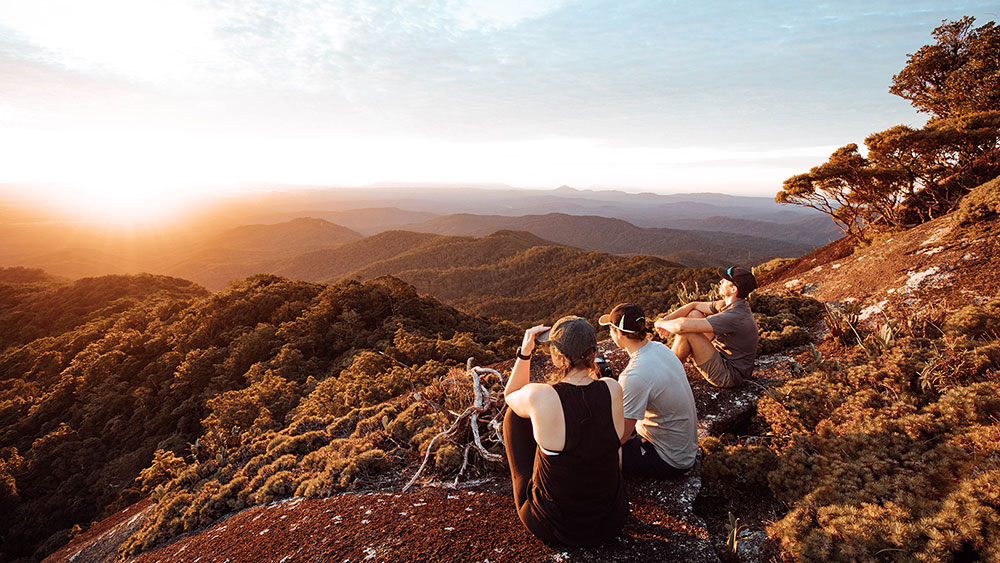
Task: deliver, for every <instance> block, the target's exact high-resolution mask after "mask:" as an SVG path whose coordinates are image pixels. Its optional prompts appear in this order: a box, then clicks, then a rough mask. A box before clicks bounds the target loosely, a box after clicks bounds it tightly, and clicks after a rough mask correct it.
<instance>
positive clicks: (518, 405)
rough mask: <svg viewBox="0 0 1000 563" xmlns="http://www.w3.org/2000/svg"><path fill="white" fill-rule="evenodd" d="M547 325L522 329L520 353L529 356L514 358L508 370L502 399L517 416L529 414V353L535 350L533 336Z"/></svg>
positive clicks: (527, 415) (543, 330) (542, 330)
mask: <svg viewBox="0 0 1000 563" xmlns="http://www.w3.org/2000/svg"><path fill="white" fill-rule="evenodd" d="M548 329H549V327H547V326H544V325H538V326H534V327H531V328H529V329H528V330H526V331H524V339H523V340H522V341H521V354H522V355H524V356H529V359H527V360H522V359H521V358H517V359H516V360H514V369H512V370H511V371H510V379H508V380H507V385H506V386H505V387H504V390H503V394H504V400H505V401H507V406H509V407H510V408H511V409H513V410H514V412H515V413H517V415H518V416H520V417H524V418H528V417H529V416H530V415H531V409H530V405H531V392H532V389H531V387H532V386H529V381H530V379H531V360H530V356H531V353H532V352H533V351H534V350H535V336H536V335H538V334H539V333H542V332H545V331H546V330H548Z"/></svg>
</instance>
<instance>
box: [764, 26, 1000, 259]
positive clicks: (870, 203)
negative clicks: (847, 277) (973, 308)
mask: <svg viewBox="0 0 1000 563" xmlns="http://www.w3.org/2000/svg"><path fill="white" fill-rule="evenodd" d="M974 21H975V20H974V18H971V17H965V18H962V19H961V20H959V21H956V22H945V23H943V24H942V25H941V26H940V27H938V28H937V29H935V30H934V33H933V35H934V37H935V39H936V40H937V42H936V43H935V44H933V45H925V46H924V47H921V48H920V49H919V50H918V51H917V53H916V54H913V55H910V56H909V60H908V62H907V65H906V67H905V68H904V69H903V70H902V71H900V73H899V74H897V75H896V76H894V77H893V85H892V87H891V88H890V92H892V93H893V94H896V95H898V96H901V97H903V98H905V99H907V100H910V102H911V103H912V104H913V106H914V107H915V108H916V109H917V110H919V111H922V112H926V113H929V114H931V119H930V120H929V121H928V122H927V124H926V125H925V126H924V127H923V128H920V129H914V128H911V127H908V126H906V125H897V126H895V127H891V128H889V129H886V130H885V131H881V132H878V133H873V134H871V135H869V136H868V137H867V138H866V139H865V147H866V149H867V151H866V153H865V154H862V153H861V151H859V149H858V146H857V145H856V144H850V145H847V146H844V147H842V148H840V149H837V150H836V151H835V152H834V153H833V154H832V155H831V156H830V158H829V160H828V161H827V162H826V163H824V164H822V165H820V166H817V167H814V168H813V169H812V170H810V171H809V172H808V173H806V174H798V175H796V176H792V177H791V178H788V179H787V180H785V182H784V185H783V187H782V190H781V191H779V192H778V194H777V196H776V197H775V201H777V202H779V203H793V204H797V205H803V206H806V207H812V208H814V209H818V210H820V211H823V212H824V213H827V214H829V215H830V216H831V217H832V218H833V219H834V221H835V222H836V223H837V225H838V226H840V227H841V229H842V230H843V231H844V234H845V235H847V236H850V237H852V238H855V239H858V240H864V239H867V238H868V234H867V233H868V231H870V230H873V229H880V228H890V229H891V228H904V227H908V226H912V225H914V224H918V223H920V222H922V221H926V220H928V219H932V218H934V217H936V216H939V215H942V214H946V213H949V212H951V211H952V210H954V209H955V206H957V205H958V201H959V200H960V199H961V197H962V196H963V195H964V194H965V193H967V192H968V191H969V190H970V189H972V188H974V187H975V186H978V185H980V184H982V183H984V182H987V181H989V180H991V179H992V178H995V177H996V176H997V174H1000V111H998V109H997V108H1000V29H998V28H997V27H996V26H995V25H994V23H993V22H989V23H988V24H986V25H983V26H981V27H978V28H973V27H972V26H973V22H974Z"/></svg>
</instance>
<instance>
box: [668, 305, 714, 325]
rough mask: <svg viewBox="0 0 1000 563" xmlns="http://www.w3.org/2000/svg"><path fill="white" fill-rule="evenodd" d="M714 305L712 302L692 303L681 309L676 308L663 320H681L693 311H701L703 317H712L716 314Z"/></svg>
mask: <svg viewBox="0 0 1000 563" xmlns="http://www.w3.org/2000/svg"><path fill="white" fill-rule="evenodd" d="M714 304H715V303H714V302H713V301H692V302H690V303H688V304H687V305H684V306H683V307H678V308H677V309H676V310H675V311H673V312H672V313H670V314H669V315H667V316H665V317H663V319H666V320H668V321H669V320H673V319H677V318H683V317H686V316H688V315H689V314H691V311H694V310H695V309H697V310H698V311H701V312H702V313H704V314H705V315H714V314H715V313H717V312H718V311H716V310H715V307H714Z"/></svg>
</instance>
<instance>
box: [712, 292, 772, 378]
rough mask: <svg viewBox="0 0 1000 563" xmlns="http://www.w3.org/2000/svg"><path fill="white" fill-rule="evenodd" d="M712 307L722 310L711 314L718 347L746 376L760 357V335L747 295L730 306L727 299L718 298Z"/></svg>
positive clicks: (733, 365)
mask: <svg viewBox="0 0 1000 563" xmlns="http://www.w3.org/2000/svg"><path fill="white" fill-rule="evenodd" d="M720 307H721V308H720ZM712 309H714V310H716V311H718V313H716V314H714V315H710V316H709V317H708V324H710V325H712V330H713V331H714V332H715V340H716V341H717V342H718V343H719V346H716V348H718V349H719V353H720V354H721V355H722V359H723V360H724V361H725V362H726V363H727V364H729V366H730V367H731V368H733V370H735V371H736V373H738V374H740V376H741V377H742V378H743V379H747V378H749V377H750V373H751V372H752V371H753V361H754V359H756V357H757V340H759V339H760V336H759V335H758V334H757V321H755V320H754V318H753V312H751V311H750V304H749V303H747V302H746V299H737V300H736V301H734V302H733V303H731V304H730V305H728V306H725V303H724V302H723V301H716V302H715V303H713V304H712Z"/></svg>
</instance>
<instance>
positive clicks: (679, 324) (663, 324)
mask: <svg viewBox="0 0 1000 563" xmlns="http://www.w3.org/2000/svg"><path fill="white" fill-rule="evenodd" d="M653 328H655V329H656V331H657V332H658V333H660V336H664V333H665V332H667V333H670V334H686V333H690V332H715V331H714V330H713V329H712V325H711V324H710V323H709V322H708V319H693V318H690V317H682V318H679V319H658V320H657V321H656V322H655V323H653Z"/></svg>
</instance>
